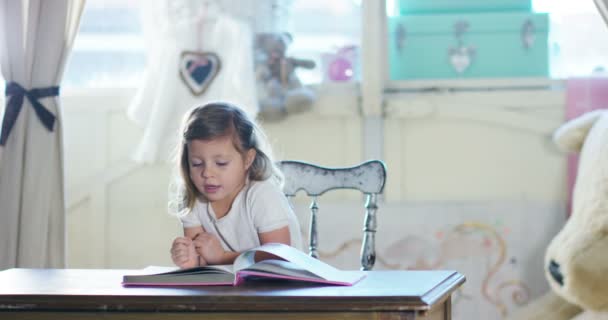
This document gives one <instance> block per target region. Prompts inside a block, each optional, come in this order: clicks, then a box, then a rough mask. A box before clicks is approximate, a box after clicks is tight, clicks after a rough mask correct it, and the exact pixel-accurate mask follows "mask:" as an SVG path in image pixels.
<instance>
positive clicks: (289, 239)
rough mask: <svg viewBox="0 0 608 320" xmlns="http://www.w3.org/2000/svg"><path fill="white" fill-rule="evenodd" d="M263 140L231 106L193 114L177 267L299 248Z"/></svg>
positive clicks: (183, 158)
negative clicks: (280, 246) (262, 249)
mask: <svg viewBox="0 0 608 320" xmlns="http://www.w3.org/2000/svg"><path fill="white" fill-rule="evenodd" d="M263 138H265V136H264V135H263V133H262V132H261V130H260V129H259V128H258V127H257V126H256V125H255V123H254V122H253V121H252V120H250V119H249V118H248V117H247V115H246V114H245V113H244V112H243V111H241V110H240V109H239V108H237V107H235V106H233V105H230V104H227V103H220V102H216V103H209V104H207V105H204V106H202V107H196V108H194V109H193V110H192V111H191V112H190V113H189V114H188V115H187V117H186V118H185V122H184V125H183V131H182V136H181V142H180V144H179V149H178V159H177V162H178V167H179V171H180V173H181V180H182V182H183V189H184V191H185V192H183V193H182V195H181V196H179V198H178V199H177V202H178V205H179V206H180V207H182V208H183V209H184V210H183V211H184V212H185V214H182V215H180V220H181V222H182V225H183V227H184V236H183V237H178V238H176V239H175V240H174V241H173V245H172V247H171V258H172V259H173V262H174V263H175V264H176V265H177V266H179V267H181V268H188V267H194V266H203V265H206V264H231V263H233V262H234V259H235V258H236V257H237V256H238V255H239V254H240V253H241V252H242V251H244V250H247V249H250V248H253V247H256V246H259V245H261V244H264V243H268V242H280V243H284V244H288V245H292V246H294V247H296V248H300V245H301V243H300V242H301V236H300V232H299V230H300V228H299V224H298V221H297V218H296V216H295V214H294V213H293V211H292V209H291V206H290V205H289V203H288V202H287V199H286V197H285V196H284V195H283V193H282V191H281V187H280V186H281V183H282V174H281V173H280V171H279V170H278V168H277V167H276V166H275V164H274V162H273V161H272V159H271V155H270V153H269V152H265V150H264V148H263V147H262V146H265V145H267V142H266V141H264V140H262V139H263Z"/></svg>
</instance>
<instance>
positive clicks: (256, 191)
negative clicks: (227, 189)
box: [180, 179, 302, 252]
mask: <svg viewBox="0 0 608 320" xmlns="http://www.w3.org/2000/svg"><path fill="white" fill-rule="evenodd" d="M180 220H181V222H182V226H183V227H184V228H191V227H198V226H202V227H203V229H205V231H206V232H209V233H212V234H214V235H216V236H217V237H218V239H219V240H220V243H221V244H222V247H223V248H224V250H231V251H232V250H233V251H236V252H241V251H245V250H247V249H251V248H254V247H257V246H259V245H260V239H259V236H258V234H259V233H264V232H269V231H273V230H277V229H279V228H282V227H285V226H289V233H290V236H291V245H292V246H293V247H295V248H298V249H300V250H301V248H302V236H301V234H300V224H299V223H298V219H297V217H296V215H295V214H294V212H293V210H292V208H291V205H290V204H289V202H288V201H287V198H286V197H285V195H284V194H283V192H282V191H281V189H280V188H279V187H278V186H277V185H276V184H275V183H274V182H273V181H272V180H271V179H267V180H264V181H248V182H247V183H246V185H245V186H244V187H243V189H242V190H241V191H240V192H239V194H238V195H237V196H236V198H234V202H233V203H232V207H231V208H230V211H228V213H227V214H226V215H225V216H223V217H221V218H220V219H217V218H216V215H215V212H214V211H213V208H212V207H211V205H210V204H209V203H208V202H202V201H199V200H197V201H196V203H195V205H194V208H192V210H191V211H190V212H189V213H188V214H186V215H185V216H183V217H180ZM218 232H219V234H218Z"/></svg>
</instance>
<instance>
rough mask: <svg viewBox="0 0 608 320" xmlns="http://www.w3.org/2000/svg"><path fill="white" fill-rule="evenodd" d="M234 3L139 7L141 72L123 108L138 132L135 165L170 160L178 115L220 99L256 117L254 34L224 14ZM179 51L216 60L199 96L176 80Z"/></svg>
mask: <svg viewBox="0 0 608 320" xmlns="http://www.w3.org/2000/svg"><path fill="white" fill-rule="evenodd" d="M233 2H234V1H225V2H223V1H218V0H215V1H214V0H152V1H146V3H145V6H144V7H143V8H142V23H143V31H144V38H145V42H146V45H147V54H148V60H147V66H146V73H145V76H144V81H143V84H142V86H141V87H140V88H139V89H138V92H137V93H136V95H135V98H134V99H133V101H132V103H131V105H130V107H129V109H128V116H129V118H130V119H131V120H133V121H134V122H135V123H136V124H138V125H139V126H140V127H141V128H143V137H142V140H141V141H140V143H139V146H138V147H137V148H136V150H135V153H134V154H133V159H134V160H135V161H136V162H139V163H154V162H158V161H167V160H170V156H171V151H172V150H173V148H174V145H175V141H176V137H177V132H178V128H179V125H180V123H181V120H182V117H183V115H184V113H185V112H186V111H187V110H188V109H190V108H191V107H193V106H194V105H197V104H203V103H206V102H209V101H218V100H222V101H228V102H232V103H234V104H236V105H238V106H240V107H241V108H243V110H244V111H245V112H247V113H249V114H250V115H252V116H255V115H256V114H257V111H258V104H257V95H256V92H255V76H254V69H253V58H254V57H253V48H252V38H253V34H252V32H251V28H250V26H249V24H248V23H247V22H246V21H244V20H245V19H242V18H239V17H237V16H236V15H234V14H231V13H230V12H228V9H229V8H226V5H227V4H230V3H232V5H235V4H234V3H233ZM246 2H247V3H248V2H250V1H246ZM246 2H245V1H244V2H242V3H243V4H245V3H246ZM251 2H253V1H251ZM239 3H240V2H239ZM184 51H196V52H212V53H215V54H216V55H217V56H219V59H220V61H221V68H220V70H219V73H218V74H217V76H216V77H215V78H214V80H213V81H212V82H211V84H210V85H209V86H208V87H207V89H206V90H205V91H204V92H203V93H202V94H200V95H194V94H193V93H191V92H190V89H189V88H188V87H187V86H186V84H184V82H183V81H182V79H181V78H180V74H179V65H180V59H181V57H180V55H181V53H182V52H184Z"/></svg>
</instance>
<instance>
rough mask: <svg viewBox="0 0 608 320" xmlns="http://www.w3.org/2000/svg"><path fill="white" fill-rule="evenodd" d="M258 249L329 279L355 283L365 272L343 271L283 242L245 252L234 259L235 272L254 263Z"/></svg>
mask: <svg viewBox="0 0 608 320" xmlns="http://www.w3.org/2000/svg"><path fill="white" fill-rule="evenodd" d="M258 251H262V252H267V253H270V254H273V255H275V256H277V257H279V258H281V259H284V260H286V261H289V262H291V263H293V264H295V265H296V266H297V267H299V268H301V269H305V270H306V271H307V272H309V273H311V274H313V275H315V276H316V277H318V278H321V279H324V280H328V281H336V282H346V283H354V282H357V281H358V280H360V279H361V277H362V276H363V275H364V273H352V272H343V271H341V270H338V269H336V268H334V267H332V266H330V265H329V264H327V263H324V262H322V261H320V260H318V259H315V258H313V257H310V256H309V255H307V254H306V253H304V252H302V251H300V250H298V249H296V248H294V247H291V246H288V245H285V244H281V243H267V244H264V245H262V246H260V247H257V248H254V249H251V250H247V251H245V252H243V253H242V254H241V255H240V256H238V257H237V259H236V260H235V261H234V271H235V273H236V272H238V271H240V270H244V269H247V268H248V267H250V266H252V265H254V264H255V260H254V258H255V253H256V252H258ZM275 271H276V270H275ZM277 272H278V271H277ZM279 274H280V273H279Z"/></svg>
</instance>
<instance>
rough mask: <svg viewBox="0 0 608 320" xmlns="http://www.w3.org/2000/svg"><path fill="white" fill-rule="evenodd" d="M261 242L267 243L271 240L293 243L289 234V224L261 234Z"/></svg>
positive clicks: (287, 243)
mask: <svg viewBox="0 0 608 320" xmlns="http://www.w3.org/2000/svg"><path fill="white" fill-rule="evenodd" d="M259 237H260V243H261V244H266V243H270V242H279V243H283V244H286V245H288V246H289V245H291V236H290V234H289V226H284V227H282V228H279V229H276V230H272V231H269V232H264V233H260V234H259Z"/></svg>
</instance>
